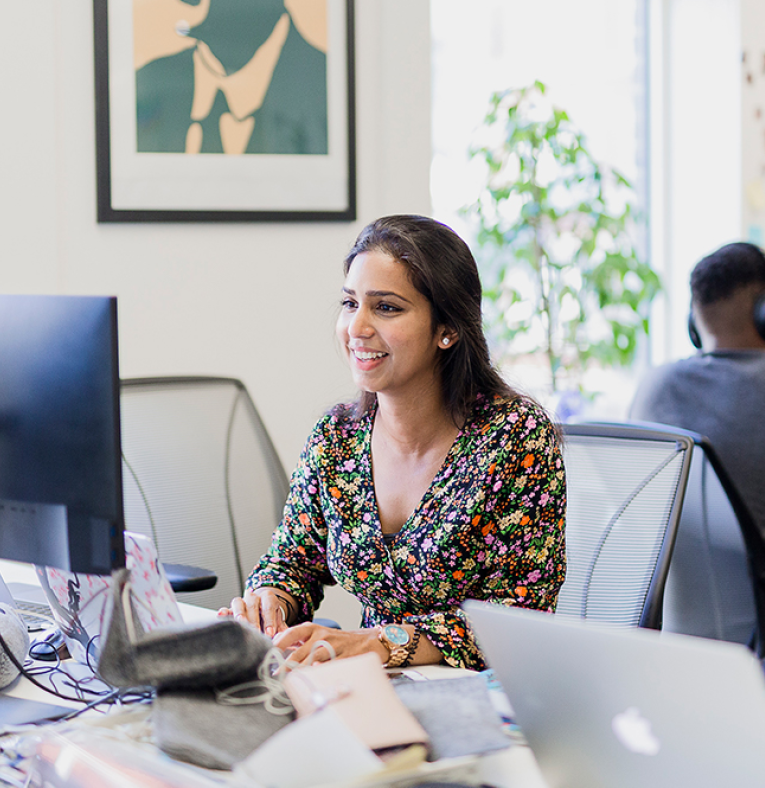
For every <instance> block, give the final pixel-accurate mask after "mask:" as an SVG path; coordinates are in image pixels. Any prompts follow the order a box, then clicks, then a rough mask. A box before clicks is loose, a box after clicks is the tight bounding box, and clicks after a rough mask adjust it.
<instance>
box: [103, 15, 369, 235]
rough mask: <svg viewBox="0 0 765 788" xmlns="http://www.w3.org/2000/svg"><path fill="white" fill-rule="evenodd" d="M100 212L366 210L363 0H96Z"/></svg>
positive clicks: (209, 214) (301, 214)
mask: <svg viewBox="0 0 765 788" xmlns="http://www.w3.org/2000/svg"><path fill="white" fill-rule="evenodd" d="M93 12H94V13H93V15H94V35H95V88H96V180H97V205H98V221H99V222H215V221H218V222H220V221H224V222H231V221H352V220H354V219H355V218H356V161H355V120H354V41H353V0H93Z"/></svg>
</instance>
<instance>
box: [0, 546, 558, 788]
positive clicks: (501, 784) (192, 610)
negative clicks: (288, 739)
mask: <svg viewBox="0 0 765 788" xmlns="http://www.w3.org/2000/svg"><path fill="white" fill-rule="evenodd" d="M0 573H2V576H3V578H4V579H5V581H6V582H18V583H33V584H37V583H38V580H37V575H36V574H35V571H34V568H33V567H31V566H29V565H26V564H20V563H17V562H15V561H5V560H0ZM179 607H180V609H181V614H182V615H183V620H184V621H185V622H186V623H204V622H209V621H213V620H215V617H216V612H215V611H214V610H209V609H206V608H201V607H197V606H195V605H189V604H186V603H179ZM75 664H76V663H75ZM416 671H417V672H418V673H420V674H421V675H422V676H423V677H424V678H426V679H434V678H443V677H446V676H459V675H463V674H464V673H465V672H467V671H460V670H455V669H453V668H448V667H444V666H440V665H428V666H422V667H419V668H416ZM3 692H4V693H6V694H8V695H12V696H14V697H17V698H22V699H25V700H35V701H39V702H42V703H53V704H55V705H64V706H71V707H73V708H79V707H81V706H82V704H81V703H77V702H73V701H63V700H59V699H57V698H55V697H54V696H53V695H51V694H50V693H47V692H45V691H44V690H42V689H40V688H39V687H36V686H35V685H34V684H32V682H30V681H29V680H27V679H25V678H23V677H22V678H19V679H17V680H16V681H15V682H14V683H13V684H11V685H10V686H9V687H7V688H6V689H5V690H3ZM477 768H478V773H479V777H480V780H482V781H483V782H484V783H487V784H489V785H492V786H496V787H497V788H548V787H547V784H546V783H545V782H544V780H543V778H542V775H541V773H540V772H539V768H538V766H537V764H536V761H535V760H534V756H533V755H532V753H531V751H530V750H529V748H528V747H526V746H524V745H519V744H516V745H514V746H513V747H511V748H510V749H508V750H505V751H503V752H500V753H497V754H495V755H489V756H484V757H483V758H481V759H480V762H479V766H478V767H477ZM127 784H129V783H126V785H127ZM139 785H141V786H142V785H143V783H142V782H136V788H138V786H139Z"/></svg>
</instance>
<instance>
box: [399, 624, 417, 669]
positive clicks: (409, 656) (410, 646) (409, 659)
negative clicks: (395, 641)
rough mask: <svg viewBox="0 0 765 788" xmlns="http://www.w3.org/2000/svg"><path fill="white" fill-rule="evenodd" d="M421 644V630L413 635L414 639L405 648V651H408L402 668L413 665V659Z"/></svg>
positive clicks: (415, 631)
mask: <svg viewBox="0 0 765 788" xmlns="http://www.w3.org/2000/svg"><path fill="white" fill-rule="evenodd" d="M419 642H420V630H419V629H415V630H414V634H413V635H412V639H411V640H410V641H409V642H408V643H407V644H406V645H405V646H404V651H406V658H405V659H404V661H403V662H402V663H401V665H400V667H402V668H405V667H407V666H408V665H411V663H412V658H413V657H414V655H415V654H416V653H417V645H418V644H419Z"/></svg>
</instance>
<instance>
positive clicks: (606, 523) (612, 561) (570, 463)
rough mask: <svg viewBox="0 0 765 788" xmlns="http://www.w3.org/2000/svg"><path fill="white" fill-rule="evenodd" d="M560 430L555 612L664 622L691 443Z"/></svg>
mask: <svg viewBox="0 0 765 788" xmlns="http://www.w3.org/2000/svg"><path fill="white" fill-rule="evenodd" d="M563 429H564V433H565V446H564V457H565V463H566V477H567V488H568V510H567V514H566V554H567V563H568V568H567V572H566V581H565V583H564V584H563V587H562V588H561V592H560V596H559V599H558V607H557V612H558V614H559V615H569V616H577V617H583V618H589V619H594V620H597V621H600V622H603V623H609V624H614V625H620V626H646V627H652V628H659V627H660V626H661V613H662V594H663V590H664V584H665V582H666V575H667V571H668V564H669V557H670V554H671V551H672V545H673V542H674V538H675V532H676V529H677V521H678V518H679V514H680V510H681V506H682V498H683V492H684V489H685V484H686V480H687V477H688V469H689V464H690V459H691V453H692V448H693V443H692V441H691V440H690V439H689V438H688V437H686V436H682V435H675V434H672V433H668V432H665V431H658V430H656V431H654V432H652V433H650V434H648V433H647V431H645V430H639V431H638V430H631V429H628V428H622V427H618V426H603V425H587V424H575V425H565V426H564V428H563Z"/></svg>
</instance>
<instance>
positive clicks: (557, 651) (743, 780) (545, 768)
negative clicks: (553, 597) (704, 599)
mask: <svg viewBox="0 0 765 788" xmlns="http://www.w3.org/2000/svg"><path fill="white" fill-rule="evenodd" d="M463 608H464V610H465V612H466V613H467V615H468V618H469V620H470V622H471V624H472V626H473V629H474V632H475V634H476V638H477V640H478V644H479V646H480V648H481V649H482V650H483V652H484V654H485V656H486V658H487V661H488V663H489V665H490V667H492V668H493V669H494V673H495V674H496V677H497V678H498V679H499V681H500V682H501V684H502V686H503V688H504V690H505V692H506V694H507V696H508V698H509V700H510V704H511V705H512V707H513V711H514V714H515V717H516V721H517V722H518V724H519V725H520V728H521V731H522V733H523V735H524V737H525V738H526V740H527V741H528V743H529V745H530V747H531V749H532V751H533V753H534V755H535V758H536V760H537V762H538V764H539V767H540V769H541V771H542V774H543V776H544V778H545V780H546V782H547V783H548V785H549V786H550V788H559V786H560V787H561V788H562V787H563V786H565V788H614V786H619V788H659V787H660V786H673V788H686V786H693V788H719V786H721V785H733V786H736V788H749V787H750V786H751V788H754V787H755V786H756V787H757V788H761V786H762V785H763V784H765V679H764V678H763V671H762V668H761V666H760V664H759V662H758V661H757V660H756V659H755V657H754V656H753V655H752V653H751V652H750V651H749V650H748V649H746V648H745V647H744V646H741V645H738V644H734V643H724V642H722V641H713V640H705V639H702V638H695V637H690V636H685V635H672V634H661V633H659V632H655V631H649V630H640V629H617V628H608V627H604V626H602V625H600V626H598V625H595V624H592V623H589V622H586V621H582V620H580V619H569V618H563V617H561V616H554V615H550V614H548V613H540V612H536V611H528V610H518V609H509V608H506V607H501V606H498V605H490V604H488V603H484V602H476V601H468V602H465V604H464V605H463Z"/></svg>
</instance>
